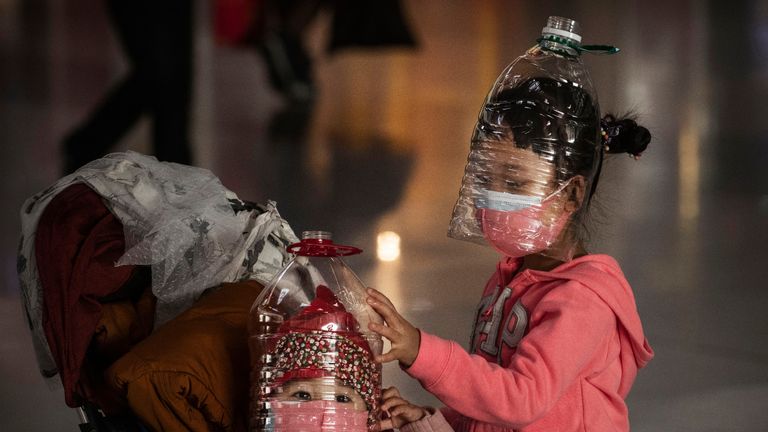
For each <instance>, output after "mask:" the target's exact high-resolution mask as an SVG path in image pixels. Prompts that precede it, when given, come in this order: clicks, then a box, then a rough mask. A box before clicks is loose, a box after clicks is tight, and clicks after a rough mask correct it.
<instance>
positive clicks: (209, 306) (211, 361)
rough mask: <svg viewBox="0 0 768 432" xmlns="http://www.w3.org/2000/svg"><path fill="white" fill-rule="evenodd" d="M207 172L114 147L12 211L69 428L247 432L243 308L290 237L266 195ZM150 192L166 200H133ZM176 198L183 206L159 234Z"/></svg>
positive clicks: (26, 287)
mask: <svg viewBox="0 0 768 432" xmlns="http://www.w3.org/2000/svg"><path fill="white" fill-rule="evenodd" d="M168 169H170V171H167V170H168ZM169 173H170V174H169ZM171 174H172V176H171V177H172V178H173V180H174V181H173V182H171V183H169V182H167V181H165V180H167V179H168V178H171V177H169V175H171ZM206 176H207V177H206ZM201 177H206V182H204V183H203V184H201V183H200V182H199V180H200V179H201ZM211 177H212V174H210V172H208V171H206V170H201V169H197V168H192V167H185V166H182V165H176V164H165V163H160V162H157V161H156V160H155V159H154V158H151V157H147V156H143V155H140V154H138V153H132V152H129V153H117V154H112V155H109V156H107V157H106V158H103V159H99V160H97V161H94V162H92V163H91V164H89V165H86V166H85V167H83V168H81V169H80V170H78V171H77V172H75V173H74V174H72V175H70V176H68V177H65V178H64V179H61V180H59V182H57V183H56V184H54V185H53V186H51V187H50V188H48V189H46V190H45V191H43V192H41V193H39V194H37V195H35V196H34V197H32V198H30V199H29V200H28V201H27V202H26V203H25V205H24V207H23V208H22V211H21V214H22V234H23V235H22V240H21V245H20V251H19V252H20V253H19V263H18V271H19V276H20V281H21V287H22V295H23V301H24V307H25V311H26V315H27V318H28V319H29V325H30V328H31V329H32V337H33V341H34V346H35V350H36V354H37V357H38V363H39V366H40V370H41V373H42V374H43V376H44V377H45V378H46V379H48V380H60V382H61V385H62V386H63V387H64V394H65V399H66V403H67V405H68V406H70V407H73V408H75V409H77V410H78V413H79V416H80V425H79V427H80V430H81V431H98V432H102V431H108V432H117V431H149V430H196V431H197V430H200V431H210V430H216V431H245V430H246V429H247V420H246V415H247V408H248V400H249V396H248V386H249V381H250V380H249V379H248V377H249V370H250V367H249V355H248V347H247V317H248V312H249V310H250V306H251V304H252V303H253V301H254V300H255V299H256V297H257V296H258V295H259V293H260V292H261V289H262V288H263V286H264V284H265V283H266V282H267V281H268V280H269V279H271V277H272V276H273V275H274V274H275V273H276V272H277V271H279V269H280V268H282V267H283V266H284V265H285V264H286V263H287V261H288V260H289V258H290V256H289V255H288V253H287V252H286V248H287V246H288V245H289V244H291V243H293V242H295V241H297V238H296V237H295V235H294V234H293V232H292V231H291V229H290V227H289V226H288V224H287V223H286V222H285V221H284V220H282V219H281V218H280V217H279V215H278V214H277V213H276V210H275V209H274V206H273V204H272V203H269V204H267V205H257V204H253V203H249V202H245V201H242V200H239V199H238V198H237V197H236V196H235V195H234V194H233V193H231V192H229V191H227V190H226V189H224V188H223V186H221V187H220V189H219V188H218V187H219V186H220V183H219V184H218V186H217V187H215V188H213V189H211V187H210V183H211ZM164 179H165V180H164ZM214 179H215V177H214ZM215 180H216V181H215V182H213V183H217V181H218V179H215ZM187 187H188V188H189V190H192V191H194V192H193V193H190V197H189V198H190V199H189V200H186V201H183V204H184V205H180V204H179V203H181V202H182V201H178V200H177V201H176V202H174V201H173V200H174V199H176V198H178V197H179V196H180V195H183V194H181V193H180V190H181V189H184V188H187ZM206 188H207V189H206ZM126 190H130V191H131V193H133V195H130V194H128V195H126V194H125V193H123V192H125V191H126ZM203 190H207V192H206V193H207V194H208V195H210V196H212V197H215V196H217V195H218V198H217V199H218V201H216V200H209V201H206V200H204V199H200V196H199V194H198V195H195V193H197V192H200V191H203ZM121 191H122V192H121ZM137 191H138V192H137ZM118 192H120V193H118ZM142 194H143V195H142ZM158 194H160V195H163V194H166V195H168V196H170V198H168V196H165V197H164V198H163V199H160V200H158V199H154V200H149V201H147V200H146V199H145V198H146V197H147V196H151V197H154V198H157V195H158ZM222 194H224V195H222ZM134 198H138V199H134ZM132 199H133V201H131V200H132ZM128 201H131V204H130V205H127V206H126V205H125V204H126V202H128ZM190 202H192V203H193V205H190V204H189V203H190ZM222 202H223V203H225V206H226V207H227V208H224V207H225V206H223V205H222ZM135 203H140V204H141V207H140V208H139V207H136V205H135ZM179 209H181V210H182V212H181V213H176V214H181V215H192V216H194V217H191V218H187V219H184V218H181V219H183V221H182V223H180V224H177V225H178V226H176V227H175V228H174V229H175V230H176V231H174V230H171V231H168V229H169V228H168V225H173V224H172V223H168V221H171V220H175V219H174V218H173V217H172V216H173V214H174V213H173V211H176V210H179ZM147 210H150V211H147ZM142 212H144V213H142ZM169 212H170V213H169ZM212 212H213V213H216V212H218V213H221V214H224V215H225V217H226V218H229V219H226V218H225V219H220V218H217V217H214V216H212V214H213V213H212ZM147 215H152V217H148V216H147ZM169 215H170V216H169ZM153 218H154V219H153ZM148 221H149V222H148ZM158 221H160V222H158ZM227 224H229V225H227ZM179 226H180V227H182V230H183V229H187V230H189V231H192V232H193V234H192V235H191V237H190V238H191V239H192V240H190V241H191V243H186V244H185V243H183V241H181V240H180V239H181V238H182V237H183V236H184V235H186V234H184V233H181V234H180V232H179V231H178V228H179ZM217 229H218V230H219V231H218V232H217V231H216V230H217ZM163 230H166V231H167V232H164V231H163ZM232 230H235V231H234V232H235V234H234V235H230V236H229V237H227V236H228V235H229V234H228V233H230V232H232ZM142 232H144V233H145V235H142V234H141V233H142ZM222 239H224V240H222ZM148 241H149V242H148ZM180 242H181V243H180ZM182 246H183V247H182ZM163 248H166V249H167V251H165V252H167V253H165V255H163V254H162V253H161V254H159V255H158V253H159V250H160V249H163ZM137 251H138V252H137ZM132 252H134V253H135V254H134V255H133V256H132V258H131V256H130V255H131V253H132ZM160 252H162V251H160ZM137 256H138V258H137ZM158 256H159V257H160V258H158ZM126 257H128V259H129V260H132V263H127V264H126V263H125V261H126ZM148 257H149V258H148ZM121 260H122V261H121ZM115 263H122V265H118V266H115ZM189 287H192V289H189ZM178 291H181V292H182V294H179V292H178Z"/></svg>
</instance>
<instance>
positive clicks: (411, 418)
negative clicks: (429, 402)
mask: <svg viewBox="0 0 768 432" xmlns="http://www.w3.org/2000/svg"><path fill="white" fill-rule="evenodd" d="M381 401H382V403H381V412H385V413H387V414H389V418H386V419H384V420H382V421H380V422H379V427H380V429H379V430H382V431H386V430H390V429H395V428H400V427H402V426H404V425H406V424H408V423H412V422H415V421H418V420H421V419H422V418H424V416H426V415H428V414H429V411H427V409H426V408H423V407H420V406H417V405H413V404H412V403H410V402H408V401H407V400H405V399H403V398H402V397H401V396H400V392H399V391H398V390H397V389H396V388H395V387H390V388H388V389H386V390H384V392H383V393H382V394H381Z"/></svg>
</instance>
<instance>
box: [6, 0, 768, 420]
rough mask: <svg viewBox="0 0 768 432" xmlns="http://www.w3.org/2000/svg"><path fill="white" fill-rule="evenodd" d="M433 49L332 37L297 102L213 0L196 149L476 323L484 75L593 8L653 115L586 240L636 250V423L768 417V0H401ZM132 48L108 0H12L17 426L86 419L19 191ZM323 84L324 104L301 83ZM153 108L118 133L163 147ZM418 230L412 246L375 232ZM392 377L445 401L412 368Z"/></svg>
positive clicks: (616, 69)
mask: <svg viewBox="0 0 768 432" xmlns="http://www.w3.org/2000/svg"><path fill="white" fill-rule="evenodd" d="M406 6H407V10H408V12H409V14H410V17H411V21H412V23H413V27H414V29H415V31H416V33H417V35H418V39H419V41H420V48H419V50H417V51H404V50H399V51H380V52H372V51H360V52H347V53H343V54H340V55H337V56H334V57H329V56H327V55H325V54H324V51H323V49H322V47H323V41H325V40H327V37H325V36H324V35H325V30H327V20H325V21H323V20H322V19H321V20H320V21H318V23H317V25H316V27H315V28H314V30H313V31H312V33H311V34H310V36H311V37H310V39H311V40H310V41H309V45H310V46H311V47H312V49H313V52H314V53H315V56H316V59H315V67H316V70H315V72H316V75H317V83H318V88H319V97H318V100H317V101H316V103H315V105H314V107H313V109H303V110H301V109H300V110H293V111H291V110H286V109H285V106H284V104H283V102H282V101H281V99H280V98H279V96H278V95H277V94H276V93H274V92H273V91H271V90H270V89H269V88H268V86H267V85H266V81H265V72H264V67H263V64H262V63H261V61H260V59H259V58H258V57H257V56H255V55H254V53H253V52H250V51H246V50H238V49H233V48H225V47H221V46H217V45H215V44H214V43H213V42H212V39H211V35H210V25H208V20H207V19H206V17H207V11H206V8H207V7H208V3H198V6H197V7H198V9H199V12H200V13H199V14H198V21H199V25H198V28H197V31H196V43H197V51H196V52H197V57H196V92H195V101H196V103H195V109H194V115H195V117H194V118H195V121H194V134H193V136H194V140H195V146H196V150H197V155H198V162H199V165H201V166H203V167H206V168H209V169H211V170H212V171H213V172H214V173H215V174H217V175H218V176H219V177H220V178H221V180H222V182H223V183H224V184H225V185H226V186H228V187H229V188H230V189H232V190H234V191H235V192H237V193H238V194H239V195H240V196H241V197H243V198H248V199H251V200H256V201H264V200H266V199H274V200H276V201H277V202H278V206H279V208H280V209H281V211H282V213H283V215H284V216H285V217H286V218H287V219H288V220H289V221H290V222H291V223H292V224H293V226H294V228H295V230H296V231H301V230H304V229H310V228H323V229H328V230H331V231H334V233H335V234H336V238H337V239H339V240H340V241H342V242H346V243H352V244H356V245H358V246H361V247H362V248H364V249H366V251H367V253H366V254H364V255H363V256H361V257H358V258H354V259H351V260H350V261H349V262H350V264H351V265H352V266H353V267H354V268H355V269H356V270H357V271H358V273H359V274H360V276H361V277H362V279H363V280H364V281H366V282H367V283H368V284H370V285H373V286H377V287H379V288H381V289H382V290H384V291H385V292H387V293H389V294H390V295H391V296H392V298H393V299H394V300H395V301H396V302H397V304H398V306H399V307H400V309H401V310H402V312H403V313H404V314H405V315H406V316H407V317H408V318H410V319H412V320H413V322H414V323H415V324H416V325H418V326H422V327H423V328H424V329H426V330H429V331H431V332H432V333H435V334H438V335H441V336H443V337H447V338H454V339H456V340H459V341H461V342H465V341H467V340H468V335H469V328H470V317H471V315H472V311H473V309H474V304H475V302H476V301H477V297H478V290H479V289H480V286H481V285H482V284H483V282H484V281H485V279H486V277H487V276H488V274H489V273H490V272H491V271H492V270H493V264H494V260H495V254H494V253H493V252H492V251H491V250H490V249H486V248H481V247H479V246H475V245H472V244H468V243H466V244H465V243H462V242H457V241H455V240H450V239H448V238H447V237H446V236H445V231H446V227H447V222H448V217H449V214H450V210H451V208H452V205H453V202H454V200H455V198H456V196H457V192H458V186H459V182H460V179H461V174H462V170H463V165H464V160H465V157H466V153H467V149H468V142H469V137H470V133H471V130H472V126H473V124H474V121H475V116H476V114H477V110H478V108H479V107H480V104H481V101H482V98H483V97H484V96H485V92H486V91H487V89H488V88H489V86H490V85H491V84H492V82H493V80H494V78H495V77H496V75H497V74H498V72H499V71H500V70H501V68H502V67H503V66H504V65H505V64H506V63H507V62H509V61H510V60H511V59H513V58H514V57H515V56H517V55H518V54H520V53H521V52H522V51H523V50H524V49H525V48H527V47H528V46H529V45H531V44H532V42H533V40H534V39H535V38H536V37H537V33H538V32H539V31H540V28H541V27H542V24H543V22H544V20H545V18H546V17H547V16H548V15H550V14H560V15H564V16H572V17H574V18H576V19H578V20H579V21H581V23H582V26H583V29H584V34H585V39H586V40H587V41H590V42H595V43H602V42H607V43H615V44H616V45H618V46H620V47H621V48H622V52H621V53H620V54H619V55H617V56H613V57H597V56H588V57H587V62H588V64H589V66H590V68H591V70H592V75H593V79H594V81H595V82H596V85H597V87H598V91H599V94H600V97H601V106H602V108H603V109H604V110H617V111H623V110H633V111H635V112H636V113H637V114H639V116H640V118H641V121H642V123H645V124H646V125H647V126H648V127H649V128H650V129H651V131H652V133H653V135H654V141H653V143H652V145H651V148H650V149H649V150H648V152H647V154H646V155H644V156H643V158H642V159H641V160H640V161H639V162H634V161H632V160H630V159H628V158H616V159H614V160H612V161H611V162H610V163H609V164H608V166H607V167H606V168H605V171H604V176H605V177H603V178H602V180H601V184H602V189H601V190H600V195H599V196H598V199H599V202H600V204H601V207H602V211H601V212H599V214H598V215H597V216H599V217H598V218H597V219H598V223H597V225H596V226H597V228H596V235H595V239H594V242H593V244H592V247H591V249H592V250H593V251H601V252H607V253H610V254H612V255H614V256H615V257H617V258H618V260H619V261H620V262H621V263H622V265H623V268H624V270H625V273H626V275H627V277H628V279H629V280H630V282H631V284H632V285H633V287H634V289H635V293H636V296H637V302H638V307H639V309H640V312H641V316H642V318H643V321H644V325H645V329H646V332H647V335H648V338H649V340H650V342H651V344H652V345H653V347H654V349H655V351H656V359H655V360H654V361H653V362H652V363H651V364H650V365H649V366H648V367H647V368H646V369H644V370H643V371H641V373H640V375H639V377H638V380H637V382H636V385H635V387H634V389H633V391H632V393H631V395H630V397H629V400H628V403H629V406H630V413H631V421H632V426H633V430H635V431H654V432H655V431H698V432H700V431H759V430H768V411H767V410H766V409H765V407H766V401H768V343H767V342H766V340H768V315H766V312H765V311H766V310H768V293H766V289H767V288H768V282H766V281H768V246H766V245H768V173H767V172H768V171H766V166H768V140H767V139H766V138H765V137H766V133H768V122H767V121H765V119H766V118H768V117H766V116H767V115H768V108H766V105H765V103H764V102H765V101H766V100H768V60H766V59H768V5H766V3H765V2H749V1H730V2H719V1H708V2H668V1H664V2H663V1H656V0H653V1H643V2H640V1H619V2H609V1H594V2H566V1H544V2H510V1H502V0H486V1H470V0H463V1H460V0H455V1H429V2H425V1H415V0H411V1H407V2H406ZM123 69H124V65H123V63H122V60H121V57H120V53H119V51H118V49H117V46H116V42H115V41H114V37H113V35H112V34H111V32H110V28H109V25H108V23H107V21H106V18H105V13H104V10H103V6H102V4H101V3H99V2H97V1H94V0H78V1H74V0H61V1H49V2H48V1H41V0H25V1H19V0H3V1H0V142H2V156H1V157H0V169H1V170H2V172H3V173H5V178H6V181H4V182H2V186H0V199H2V202H3V203H4V206H3V208H4V210H3V212H2V213H0V220H1V221H2V224H1V225H0V258H2V261H1V262H2V283H1V284H0V329H2V332H3V338H2V342H1V343H0V430H3V431H54V430H56V431H59V430H74V429H75V427H76V426H75V424H76V417H75V414H74V411H72V410H70V409H68V408H66V407H65V405H64V401H63V397H62V394H61V393H60V391H55V392H49V391H48V390H47V389H46V387H45V385H44V384H43V381H42V379H41V378H40V377H39V376H38V374H37V371H36V367H35V363H34V358H33V354H32V346H31V342H30V336H29V332H28V330H27V328H26V326H25V323H24V321H23V319H22V315H21V306H20V304H19V294H18V284H17V281H16V275H15V251H16V241H17V238H18V234H19V218H18V209H19V207H20V205H21V203H22V202H23V200H24V199H25V198H26V197H28V196H30V195H32V194H33V193H35V192H37V191H39V190H41V189H43V188H44V187H45V186H46V185H48V184H50V183H51V182H53V181H54V180H55V179H56V178H57V177H58V175H59V169H60V165H59V164H60V160H59V156H58V151H57V145H58V143H59V140H60V139H61V137H62V135H63V134H64V133H65V132H66V131H67V130H68V128H70V127H72V126H73V125H74V124H75V123H76V122H77V121H78V120H79V119H81V118H82V117H83V116H84V115H85V114H86V113H87V112H88V109H89V108H90V107H91V106H92V105H93V104H94V103H95V102H96V101H97V100H98V99H99V97H100V96H101V94H102V92H103V91H105V89H106V88H107V86H108V84H109V83H110V82H111V81H112V80H114V79H116V78H117V77H118V76H119V75H120V74H121V73H122V72H123ZM305 108H306V107H305ZM146 142H147V127H146V125H141V126H140V127H139V128H137V130H136V131H134V132H133V133H132V134H131V135H130V136H129V137H127V138H126V139H125V141H124V142H123V143H122V144H121V145H122V148H132V149H137V150H146V149H147V148H148V146H147V145H146ZM383 230H392V231H396V232H398V233H399V234H400V236H401V238H402V255H401V257H400V259H399V261H396V262H394V263H387V262H380V261H377V259H376V257H375V253H374V251H375V246H376V244H375V239H376V234H377V233H378V232H380V231H383ZM385 380H387V381H388V383H392V384H395V385H398V386H400V387H401V388H402V389H403V391H404V392H405V393H406V394H407V395H409V396H410V397H411V398H413V399H414V400H416V401H418V402H424V403H434V400H433V399H432V398H431V396H429V395H428V394H426V393H425V392H423V390H421V389H420V388H419V387H418V385H417V384H415V383H413V382H411V381H408V380H407V379H406V378H405V377H404V376H403V375H402V374H401V373H400V372H399V371H398V370H396V369H395V368H388V369H387V370H386V375H385Z"/></svg>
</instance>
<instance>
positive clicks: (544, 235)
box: [477, 188, 570, 258]
mask: <svg viewBox="0 0 768 432" xmlns="http://www.w3.org/2000/svg"><path fill="white" fill-rule="evenodd" d="M561 190H562V188H561V189H559V190H558V191H556V192H555V193H553V194H552V195H550V196H549V197H547V198H545V199H544V200H543V201H541V203H540V204H535V203H533V202H531V203H527V205H525V206H521V205H519V204H518V206H519V207H523V208H517V209H515V210H506V208H508V207H509V206H510V205H509V201H510V200H506V201H507V202H506V203H505V202H504V201H505V200H504V199H499V198H500V197H499V196H498V195H501V194H499V193H496V192H493V191H489V193H490V194H491V195H494V194H495V195H497V196H496V197H492V198H491V199H490V200H486V201H489V204H490V205H485V206H484V207H485V208H478V209H477V217H478V219H479V221H480V223H481V225H482V228H483V235H484V236H485V239H486V241H487V242H488V243H489V244H490V245H491V246H493V248H494V249H496V250H497V251H498V252H499V253H502V254H504V255H505V256H508V257H512V258H517V257H522V256H525V255H530V254H534V253H538V252H541V251H543V250H546V249H547V248H549V247H550V246H552V244H554V243H555V241H557V238H558V237H559V236H560V233H561V232H562V230H563V228H564V227H565V224H566V222H568V216H570V214H569V213H567V212H563V213H562V214H561V215H560V216H558V217H557V219H555V220H550V221H546V220H545V215H546V214H551V209H552V208H553V206H554V204H555V203H556V202H557V201H556V200H555V199H554V198H555V197H556V196H557V194H558V193H559V192H560V191H561ZM504 195H510V196H512V194H504ZM521 198H523V197H521V196H516V198H515V200H516V201H518V202H519V201H520V200H521ZM528 198H529V197H528ZM494 203H498V204H500V205H494ZM494 207H495V208H494ZM498 208H504V210H499V209H498Z"/></svg>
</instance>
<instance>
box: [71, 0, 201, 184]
mask: <svg viewBox="0 0 768 432" xmlns="http://www.w3.org/2000/svg"><path fill="white" fill-rule="evenodd" d="M106 3H107V9H108V12H109V16H110V19H111V21H112V24H113V26H114V28H115V30H116V32H117V35H118V38H119V41H120V43H121V46H122V48H123V52H124V53H125V55H126V57H127V59H128V61H129V64H130V71H129V73H128V75H127V76H125V77H124V78H123V79H122V80H121V81H120V82H118V83H117V84H116V85H115V86H114V87H113V88H112V89H111V90H110V91H109V93H108V94H107V95H106V97H105V98H104V100H102V101H101V103H100V104H99V105H98V106H97V107H96V109H95V110H94V111H93V112H92V114H91V115H90V117H89V118H88V119H87V120H86V121H85V122H84V123H83V124H82V125H81V126H79V127H78V128H77V129H76V130H75V131H73V132H72V133H71V134H70V135H69V136H68V137H67V139H66V140H65V143H64V145H65V155H66V159H67V160H66V166H65V170H66V171H67V172H71V171H74V170H75V169H77V168H79V167H80V166H81V165H83V164H85V163H87V162H89V161H91V160H93V159H96V158H99V157H101V156H103V155H104V154H106V153H107V152H108V151H109V150H110V149H111V147H113V145H114V144H115V143H117V141H119V140H120V138H121V137H123V135H125V134H126V132H128V131H129V130H130V129H131V128H132V127H133V126H134V125H135V124H136V122H137V121H138V120H139V118H140V117H141V116H142V115H144V114H148V115H149V116H150V118H151V121H152V142H153V148H154V152H155V156H157V158H158V159H159V160H161V161H170V162H178V163H183V164H190V163H192V154H191V150H190V143H189V111H190V99H191V96H190V93H191V85H192V19H193V18H192V9H193V6H194V5H193V4H192V0H159V1H158V0H128V1H126V0H107V2H106Z"/></svg>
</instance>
